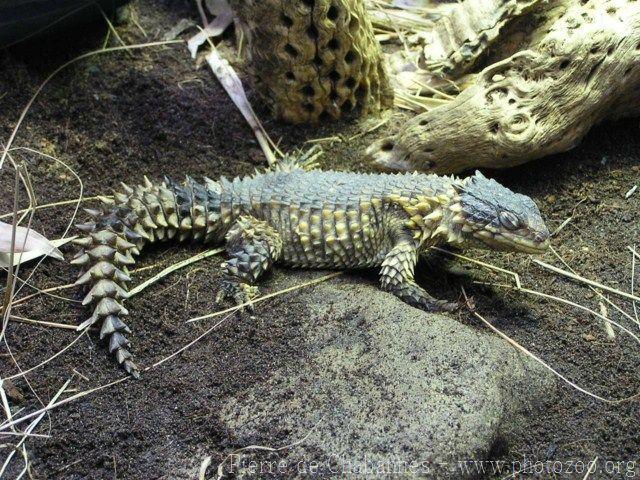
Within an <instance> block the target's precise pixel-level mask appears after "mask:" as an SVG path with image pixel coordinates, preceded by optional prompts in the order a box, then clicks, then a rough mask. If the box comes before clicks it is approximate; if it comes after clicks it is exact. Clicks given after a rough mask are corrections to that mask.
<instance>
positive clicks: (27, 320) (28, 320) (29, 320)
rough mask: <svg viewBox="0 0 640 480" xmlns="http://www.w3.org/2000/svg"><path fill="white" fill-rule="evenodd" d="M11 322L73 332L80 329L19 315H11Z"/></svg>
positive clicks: (67, 324) (74, 326) (75, 326)
mask: <svg viewBox="0 0 640 480" xmlns="http://www.w3.org/2000/svg"><path fill="white" fill-rule="evenodd" d="M11 320H13V321H15V322H18V323H29V324H31V325H42V326H43V327H52V328H61V329H63V330H73V331H76V330H77V329H78V326H77V325H71V324H69V323H56V322H47V321H44V320H33V319H32V318H25V317H19V316H17V315H11Z"/></svg>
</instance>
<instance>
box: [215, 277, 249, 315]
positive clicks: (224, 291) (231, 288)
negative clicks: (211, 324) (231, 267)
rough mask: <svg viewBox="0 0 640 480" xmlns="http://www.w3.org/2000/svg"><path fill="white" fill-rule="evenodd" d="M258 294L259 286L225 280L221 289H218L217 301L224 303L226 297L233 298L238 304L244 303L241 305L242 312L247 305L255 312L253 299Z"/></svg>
mask: <svg viewBox="0 0 640 480" xmlns="http://www.w3.org/2000/svg"><path fill="white" fill-rule="evenodd" d="M257 295H258V287H255V286H253V285H249V284H248V283H239V282H232V281H229V280H223V282H222V285H221V286H220V290H218V294H217V295H216V303H222V302H223V301H224V300H225V299H227V298H231V299H233V301H234V302H235V303H236V305H243V306H241V307H240V311H241V312H242V311H244V309H245V307H246V309H247V310H249V311H250V312H253V302H252V299H254V298H255V297H256V296H257ZM245 304H246V305H245Z"/></svg>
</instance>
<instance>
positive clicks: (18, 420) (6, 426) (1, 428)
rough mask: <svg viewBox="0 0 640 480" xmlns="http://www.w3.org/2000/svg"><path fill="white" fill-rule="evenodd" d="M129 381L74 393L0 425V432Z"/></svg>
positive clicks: (122, 380) (127, 378) (116, 381)
mask: <svg viewBox="0 0 640 480" xmlns="http://www.w3.org/2000/svg"><path fill="white" fill-rule="evenodd" d="M129 379H131V377H122V378H119V379H118V380H114V381H113V382H110V383H105V384H104V385H100V386H99V387H95V388H91V389H89V390H83V391H82V392H79V393H76V394H75V395H71V396H70V397H67V398H65V399H63V400H60V401H59V402H54V403H50V404H49V405H47V406H46V407H44V408H41V409H39V410H36V411H35V412H32V413H28V414H26V415H25V416H23V417H20V418H16V419H15V420H12V421H10V422H7V423H4V424H2V425H0V431H4V430H8V429H9V428H11V427H13V426H14V425H18V424H19V423H22V422H24V421H26V420H29V419H30V418H33V417H37V416H38V415H40V414H42V413H45V412H48V411H49V410H53V409H54V408H58V407H59V406H61V405H65V404H67V403H69V402H73V401H74V400H77V399H78V398H82V397H86V396H87V395H90V394H92V393H95V392H98V391H100V390H104V389H105V388H109V387H112V386H114V385H117V384H119V383H122V382H126V381H127V380H129Z"/></svg>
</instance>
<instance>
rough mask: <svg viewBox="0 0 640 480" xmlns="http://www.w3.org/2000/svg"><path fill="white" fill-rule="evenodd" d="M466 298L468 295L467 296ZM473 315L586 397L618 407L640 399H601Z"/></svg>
mask: <svg viewBox="0 0 640 480" xmlns="http://www.w3.org/2000/svg"><path fill="white" fill-rule="evenodd" d="M465 297H466V294H465ZM471 313H473V315H474V316H475V317H476V318H478V319H479V320H480V321H481V322H482V323H484V324H485V325H486V326H487V327H489V329H491V330H492V331H493V332H494V333H496V334H498V335H499V336H500V337H501V338H502V339H504V340H506V341H507V342H509V343H510V344H511V345H512V346H514V347H515V348H517V349H518V350H520V351H521V352H522V353H524V354H525V355H527V356H528V357H530V358H532V359H533V360H535V361H536V362H538V363H539V364H540V365H542V366H543V367H544V368H546V369H547V370H549V371H550V372H551V373H553V374H554V375H555V376H556V377H558V378H559V379H560V380H562V381H563V382H565V383H566V384H567V385H569V386H570V387H572V388H574V389H575V390H577V391H579V392H581V393H584V394H585V395H588V396H590V397H591V398H595V399H596V400H599V401H601V402H604V403H609V404H612V405H617V404H620V403H626V402H630V401H632V400H636V399H638V398H640V393H637V394H635V395H632V396H630V397H626V398H622V399H610V398H605V397H601V396H600V395H597V394H595V393H592V392H590V391H588V390H586V389H584V388H582V387H580V386H579V385H577V384H576V383H574V382H572V381H571V380H569V379H568V378H567V377H565V376H564V375H563V374H561V373H560V372H558V371H557V370H555V369H554V368H553V367H551V366H550V365H549V364H548V363H546V362H545V361H544V360H542V359H541V358H540V357H538V356H536V355H534V354H533V353H531V352H530V351H529V350H527V349H526V348H525V347H523V346H522V345H520V344H519V343H518V342H516V341H515V340H513V339H512V338H511V337H509V336H508V335H507V334H505V333H503V332H502V331H501V330H499V329H497V328H496V327H494V326H493V325H492V324H491V322H489V321H488V320H486V319H485V318H484V317H483V316H482V315H480V314H479V313H478V312H475V311H472V312H471Z"/></svg>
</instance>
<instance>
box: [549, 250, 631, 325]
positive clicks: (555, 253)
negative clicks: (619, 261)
mask: <svg viewBox="0 0 640 480" xmlns="http://www.w3.org/2000/svg"><path fill="white" fill-rule="evenodd" d="M549 250H550V251H551V253H553V255H554V256H555V257H556V258H557V259H558V260H560V262H562V264H563V265H564V266H565V267H566V268H567V269H568V270H569V271H570V272H571V273H573V274H574V275H578V273H577V272H576V271H575V270H574V269H573V268H571V266H570V265H569V264H568V263H567V262H566V261H565V259H564V258H562V256H561V255H560V254H559V253H558V252H557V251H556V250H555V249H554V248H553V247H549ZM632 270H633V264H632ZM589 288H590V289H591V291H592V292H594V293H595V294H596V295H598V297H600V298H601V299H602V300H604V301H605V302H606V303H607V304H609V305H610V306H612V307H613V308H614V309H615V310H616V311H618V312H619V313H621V314H622V315H624V316H625V317H627V318H628V319H629V320H631V321H632V322H634V323H636V324H637V325H638V327H640V322H639V321H638V319H637V317H636V318H633V317H632V316H631V315H629V314H628V313H627V312H625V311H624V310H623V309H621V308H620V307H619V306H618V305H616V304H615V303H613V302H612V301H611V300H609V298H607V297H605V296H604V295H603V294H602V293H601V292H600V290H598V289H597V288H594V287H592V286H589ZM631 294H633V288H632V289H631ZM634 306H635V302H634Z"/></svg>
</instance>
